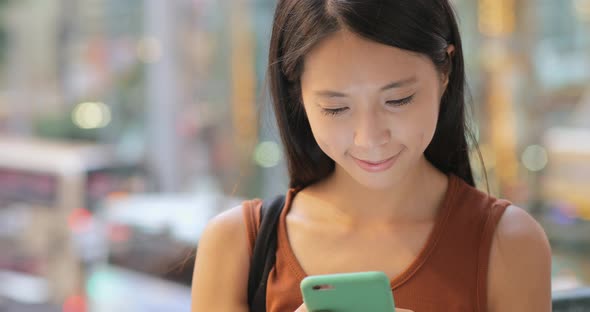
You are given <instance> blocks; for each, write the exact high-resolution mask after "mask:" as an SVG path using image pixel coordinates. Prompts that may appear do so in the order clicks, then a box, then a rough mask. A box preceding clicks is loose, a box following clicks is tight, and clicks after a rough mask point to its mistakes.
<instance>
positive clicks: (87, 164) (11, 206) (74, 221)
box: [0, 137, 145, 305]
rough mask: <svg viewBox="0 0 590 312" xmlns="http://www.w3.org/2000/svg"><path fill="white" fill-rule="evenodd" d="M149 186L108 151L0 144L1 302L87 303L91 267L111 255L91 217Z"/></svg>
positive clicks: (8, 140)
mask: <svg viewBox="0 0 590 312" xmlns="http://www.w3.org/2000/svg"><path fill="white" fill-rule="evenodd" d="M144 181H145V180H144V179H143V177H142V173H141V171H140V170H138V168H137V167H136V166H133V165H129V164H122V163H119V162H118V161H117V160H116V157H115V155H114V152H113V149H112V148H110V147H109V146H105V145H99V144H90V143H74V142H56V141H47V140H41V139H33V138H17V137H0V250H1V251H2V252H1V253H0V298H7V299H9V300H13V301H17V302H24V303H31V304H33V303H43V302H50V303H55V304H60V305H61V304H67V303H68V302H69V303H70V304H78V305H79V304H81V303H80V300H81V299H80V298H82V300H83V298H85V296H84V293H85V290H84V285H85V281H84V280H85V276H84V267H85V264H86V263H87V262H89V261H92V260H93V259H97V258H100V257H102V256H103V255H105V254H106V251H105V250H104V248H102V247H101V246H102V245H103V244H102V243H101V241H100V235H97V233H91V232H92V231H97V230H99V228H98V227H95V226H94V223H93V220H94V217H93V212H94V211H95V210H96V209H97V207H98V205H99V204H100V202H101V200H102V199H104V198H105V197H106V196H114V194H119V195H122V194H126V193H128V192H135V191H143V188H144V187H145V186H144V185H145V183H144ZM72 302H73V303H72Z"/></svg>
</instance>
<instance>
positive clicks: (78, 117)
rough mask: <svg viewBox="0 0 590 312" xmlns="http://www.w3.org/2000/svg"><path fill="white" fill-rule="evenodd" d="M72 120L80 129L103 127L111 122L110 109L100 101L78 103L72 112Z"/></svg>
mask: <svg viewBox="0 0 590 312" xmlns="http://www.w3.org/2000/svg"><path fill="white" fill-rule="evenodd" d="M72 121H73V122H74V124H75V125H76V126H78V127H80V128H82V129H98V128H104V127H106V126H108V125H109V123H110V122H111V110H110V108H109V107H108V106H106V105H105V104H104V103H100V102H84V103H80V104H78V105H76V107H75V108H74V111H73V112H72Z"/></svg>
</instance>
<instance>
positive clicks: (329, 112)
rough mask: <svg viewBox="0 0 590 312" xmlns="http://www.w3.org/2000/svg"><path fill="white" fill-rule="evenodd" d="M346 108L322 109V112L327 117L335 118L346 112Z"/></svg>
mask: <svg viewBox="0 0 590 312" xmlns="http://www.w3.org/2000/svg"><path fill="white" fill-rule="evenodd" d="M347 109H348V107H341V108H322V112H323V113H324V114H325V115H328V116H336V115H338V114H340V113H342V112H344V111H346V110H347Z"/></svg>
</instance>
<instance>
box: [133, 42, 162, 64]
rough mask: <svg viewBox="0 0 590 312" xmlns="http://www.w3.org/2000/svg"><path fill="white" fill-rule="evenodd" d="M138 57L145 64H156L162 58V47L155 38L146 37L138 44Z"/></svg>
mask: <svg viewBox="0 0 590 312" xmlns="http://www.w3.org/2000/svg"><path fill="white" fill-rule="evenodd" d="M137 57H138V58H139V59H140V60H141V61H143V62H145V63H156V62H158V61H159V60H160V58H162V45H161V44H160V41H159V40H158V39H156V38H153V37H145V38H143V39H141V40H139V42H138V43H137Z"/></svg>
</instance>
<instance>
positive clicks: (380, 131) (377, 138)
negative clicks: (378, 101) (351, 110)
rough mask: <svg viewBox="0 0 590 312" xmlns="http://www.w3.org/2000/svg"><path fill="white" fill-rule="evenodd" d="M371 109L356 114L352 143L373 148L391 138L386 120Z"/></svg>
mask: <svg viewBox="0 0 590 312" xmlns="http://www.w3.org/2000/svg"><path fill="white" fill-rule="evenodd" d="M380 114H382V113H380V112H377V111H373V112H365V113H363V114H362V116H358V119H357V121H356V125H355V130H354V144H355V145H356V146H358V147H361V148H367V149H370V148H374V147H379V146H382V145H385V144H386V143H387V142H389V140H390V139H391V133H390V130H389V127H388V125H387V122H386V120H384V118H382V117H383V116H382V115H380Z"/></svg>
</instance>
